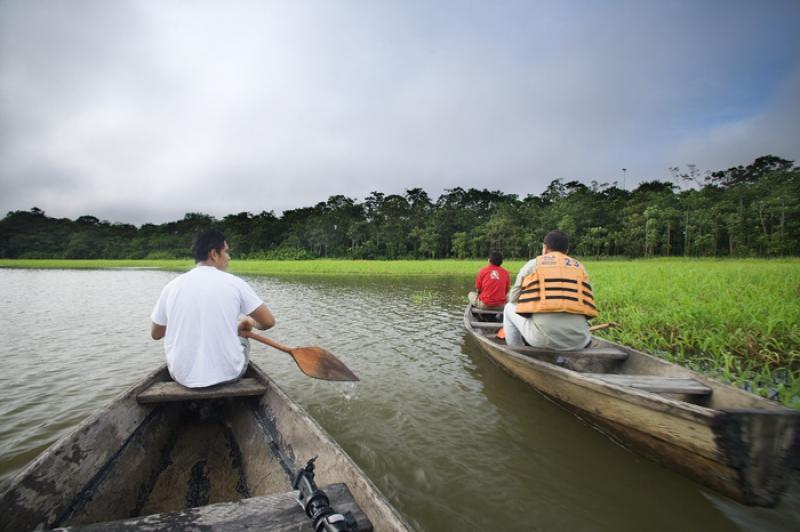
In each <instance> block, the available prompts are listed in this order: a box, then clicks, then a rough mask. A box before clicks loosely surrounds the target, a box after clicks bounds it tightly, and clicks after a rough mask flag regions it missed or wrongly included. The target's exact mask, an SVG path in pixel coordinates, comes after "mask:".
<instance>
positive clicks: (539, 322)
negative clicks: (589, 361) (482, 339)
mask: <svg viewBox="0 0 800 532" xmlns="http://www.w3.org/2000/svg"><path fill="white" fill-rule="evenodd" d="M568 251H569V239H568V238H567V235H565V234H564V233H562V232H561V231H551V232H549V233H548V234H547V236H545V237H544V246H543V247H542V254H541V255H539V256H538V257H536V258H535V259H533V260H530V261H528V263H527V264H525V265H524V266H523V267H522V269H521V270H520V271H519V274H518V275H517V280H516V282H515V283H514V286H513V287H512V288H511V293H510V294H509V298H508V300H509V303H508V304H506V306H505V309H504V311H503V329H504V330H505V336H506V343H507V344H508V345H511V346H523V345H525V343H527V344H528V345H531V346H533V347H542V348H548V349H554V350H558V351H569V350H572V349H582V348H584V347H586V346H588V345H589V344H590V343H591V338H592V337H591V334H590V333H589V323H588V321H587V318H593V317H595V316H597V308H596V307H595V302H594V296H593V295H592V286H591V285H590V284H589V276H588V275H587V273H586V270H585V269H584V267H583V264H581V263H580V262H578V261H576V260H575V259H573V258H572V257H569V256H567V252H568Z"/></svg>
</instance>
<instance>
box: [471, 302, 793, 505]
mask: <svg viewBox="0 0 800 532" xmlns="http://www.w3.org/2000/svg"><path fill="white" fill-rule="evenodd" d="M474 319H475V317H474V316H473V315H472V314H471V311H470V308H469V307H468V308H467V311H466V312H465V315H464V322H465V327H466V329H467V331H468V332H469V333H470V334H471V335H472V336H473V337H474V338H475V339H476V340H477V341H478V343H479V344H480V345H481V347H482V348H483V350H484V351H485V352H486V353H487V354H488V355H489V357H490V358H491V359H492V360H493V361H494V362H495V363H497V364H498V365H499V366H500V367H502V368H503V369H505V370H506V371H508V372H509V373H511V374H512V375H514V376H515V377H518V378H519V379H521V380H523V381H525V382H527V383H528V384H530V385H531V386H533V387H534V388H535V389H536V390H538V391H539V392H541V393H542V394H544V395H545V396H547V397H549V398H551V399H553V400H554V401H556V402H557V403H559V404H560V405H562V406H564V407H565V408H567V409H568V410H570V411H572V412H573V413H575V414H576V415H577V416H579V417H580V418H581V419H584V420H585V421H587V422H588V423H590V424H591V425H593V426H595V427H596V428H598V429H600V430H601V431H602V432H604V433H606V434H607V435H609V436H610V437H611V438H612V439H614V440H616V441H618V442H620V443H622V444H623V445H625V446H626V447H629V448H630V449H632V450H634V451H637V452H639V453H640V454H642V455H644V456H647V457H648V458H651V459H653V460H656V461H658V462H660V463H662V464H663V465H665V466H668V467H670V468H672V469H675V470H676V471H679V472H681V473H683V474H685V475H687V476H689V477H691V478H693V479H694V480H696V481H698V482H700V483H702V484H704V485H705V486H708V487H710V488H712V489H714V490H716V491H718V492H720V493H723V494H725V495H727V496H729V497H731V498H733V499H735V500H737V501H739V502H742V503H744V504H748V505H757V506H774V505H775V504H777V502H778V500H779V499H780V496H781V494H782V493H783V491H784V490H785V488H786V486H787V483H788V480H789V474H790V472H791V469H792V467H793V465H794V462H795V460H796V458H797V455H798V451H800V412H797V411H794V410H790V409H787V408H784V407H782V406H780V405H778V404H775V403H773V402H771V401H767V400H766V399H763V398H760V397H757V396H755V395H753V394H750V393H747V392H744V391H743V390H739V389H737V388H734V387H732V386H729V385H726V384H722V383H718V382H715V381H713V380H711V379H708V378H706V377H704V376H702V375H699V374H697V373H695V372H692V371H690V370H688V369H686V368H682V367H680V366H677V365H675V364H670V363H668V362H665V361H663V360H661V359H658V358H656V357H653V356H652V355H648V354H646V353H642V352H639V351H636V350H633V349H630V348H627V347H625V346H620V345H617V344H613V343H611V342H606V341H604V340H601V339H599V338H595V339H594V341H593V347H594V348H596V349H606V348H609V347H616V348H618V349H619V350H621V351H624V352H625V353H626V354H627V357H625V358H622V359H619V360H617V361H616V365H615V366H614V367H613V368H610V367H609V366H608V364H607V363H605V364H603V365H601V367H600V368H598V367H595V366H596V364H591V363H584V364H583V366H582V367H583V368H586V369H585V370H581V371H576V370H574V369H567V368H564V367H560V366H559V365H557V364H555V363H553V359H554V354H553V353H542V354H541V356H534V355H531V354H530V353H526V354H520V353H518V352H515V351H514V350H513V349H512V348H510V347H508V346H507V345H506V344H505V343H503V342H501V341H499V340H497V339H496V338H494V334H493V333H492V332H488V333H487V332H485V330H483V329H477V328H474V327H473V326H472V325H471V323H472V322H473V321H474ZM586 351H588V352H589V353H587V354H588V356H589V357H590V356H591V355H590V351H591V349H589V350H586ZM609 374H619V375H626V374H638V375H647V376H656V375H660V376H665V377H670V378H679V377H680V378H687V379H688V378H691V379H693V380H695V381H698V382H699V383H702V384H703V385H705V386H706V387H708V388H710V389H711V393H710V394H709V395H707V396H702V397H688V396H683V395H680V394H661V393H652V392H648V391H644V390H639V389H635V388H632V387H629V386H624V385H618V384H614V383H611V382H606V381H604V380H603V379H602V378H601V377H604V376H607V375H609Z"/></svg>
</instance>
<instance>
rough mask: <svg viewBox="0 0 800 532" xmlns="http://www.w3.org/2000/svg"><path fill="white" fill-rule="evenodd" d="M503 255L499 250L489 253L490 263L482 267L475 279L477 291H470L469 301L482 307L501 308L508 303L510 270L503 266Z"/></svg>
mask: <svg viewBox="0 0 800 532" xmlns="http://www.w3.org/2000/svg"><path fill="white" fill-rule="evenodd" d="M501 264H503V256H502V255H501V254H500V252H499V251H492V253H491V255H489V265H488V266H486V267H484V268H481V271H479V272H478V277H477V278H476V279H475V289H476V290H477V292H470V293H469V294H468V295H467V297H469V302H470V303H471V304H472V306H474V307H477V308H482V309H501V308H503V305H505V304H506V293H507V292H508V287H509V285H510V282H511V281H510V279H509V275H508V270H506V269H505V268H501V267H500V265H501Z"/></svg>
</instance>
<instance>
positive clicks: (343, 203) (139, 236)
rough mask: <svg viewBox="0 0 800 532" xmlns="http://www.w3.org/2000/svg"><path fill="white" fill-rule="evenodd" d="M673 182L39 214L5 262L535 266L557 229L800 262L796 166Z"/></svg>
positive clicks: (11, 240)
mask: <svg viewBox="0 0 800 532" xmlns="http://www.w3.org/2000/svg"><path fill="white" fill-rule="evenodd" d="M671 172H672V174H673V181H674V182H666V181H650V182H644V183H641V184H640V185H639V186H638V187H637V188H636V189H635V190H632V191H628V190H624V189H621V188H619V187H618V186H616V184H612V185H609V184H607V183H602V184H601V183H597V182H596V181H592V182H591V183H590V184H589V185H586V184H584V183H580V182H578V181H569V182H566V183H565V182H563V181H562V180H560V179H557V180H555V181H552V182H551V183H550V185H549V186H548V187H547V189H546V190H545V191H544V192H543V193H542V194H541V195H539V196H536V195H532V194H529V195H528V196H526V197H525V198H519V197H518V196H517V195H515V194H504V193H502V192H500V191H490V190H485V189H484V190H476V189H474V188H470V189H468V190H464V189H462V188H454V189H448V190H446V191H445V193H444V194H442V195H441V196H439V198H438V199H436V200H435V201H434V200H432V199H431V198H430V197H429V196H428V194H427V193H426V192H425V191H424V190H423V189H421V188H414V189H410V190H406V192H405V194H403V195H398V194H389V195H387V194H383V193H381V192H372V193H371V194H370V195H369V196H367V197H366V198H365V199H364V201H362V202H358V201H357V200H355V199H352V198H348V197H345V196H332V197H330V198H329V199H328V201H326V202H321V203H318V204H317V205H315V206H313V207H303V208H299V209H293V210H289V211H285V212H284V213H283V215H282V216H280V217H278V216H275V214H274V213H273V212H272V211H263V212H261V213H259V214H252V213H249V212H241V213H238V214H230V215H228V216H225V217H224V218H223V219H221V220H218V219H215V218H214V217H212V216H209V215H207V214H202V213H188V214H186V215H185V216H184V218H183V219H181V220H178V221H174V222H169V223H164V224H160V225H154V224H144V225H142V226H141V227H138V228H137V227H135V226H134V225H130V224H125V223H111V222H109V221H106V220H99V219H98V218H96V217H94V216H91V215H87V216H81V217H79V218H77V219H76V220H69V219H65V218H62V219H59V218H51V217H49V216H47V215H46V213H45V212H44V211H42V210H41V209H39V208H36V207H34V208H32V209H31V210H29V211H13V212H9V213H8V214H7V215H6V217H5V218H4V219H3V220H2V221H0V257H1V258H75V259H92V258H107V259H115V258H118V259H121V258H134V259H136V258H151V259H165V258H182V257H188V256H189V252H188V250H189V246H190V242H191V240H192V237H193V235H194V234H195V233H196V232H197V231H198V230H200V229H202V228H206V227H209V226H214V227H217V228H219V229H221V230H222V231H223V232H225V234H226V235H227V237H228V240H229V242H230V244H231V247H232V249H233V251H234V253H235V255H236V256H238V257H244V258H262V259H302V258H315V257H343V258H358V259H399V258H467V257H486V256H487V255H488V253H489V251H490V250H492V249H497V250H500V251H501V252H503V254H504V255H506V256H507V257H515V258H527V257H531V256H535V255H536V254H537V253H538V251H539V249H540V246H541V242H542V238H543V237H544V235H545V233H547V232H548V231H550V230H551V229H555V228H558V229H561V230H563V231H565V232H567V233H568V234H569V235H570V237H571V239H572V249H573V251H574V253H575V254H578V255H582V256H596V257H599V256H609V255H626V256H629V257H654V256H706V257H719V256H734V257H742V256H765V257H770V256H786V255H800V167H796V166H794V161H789V160H785V159H781V158H779V157H775V156H772V155H767V156H764V157H759V158H758V159H756V160H755V161H754V162H753V163H752V164H750V165H749V166H737V167H733V168H729V169H727V170H721V171H717V172H708V173H706V174H705V175H703V174H701V173H700V172H699V171H698V170H697V169H696V167H694V166H692V165H690V166H689V167H688V169H687V170H686V171H685V172H683V171H681V169H680V168H677V167H676V168H672V169H671Z"/></svg>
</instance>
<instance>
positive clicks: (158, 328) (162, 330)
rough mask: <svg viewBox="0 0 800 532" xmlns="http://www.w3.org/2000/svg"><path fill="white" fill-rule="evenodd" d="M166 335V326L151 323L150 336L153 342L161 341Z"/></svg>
mask: <svg viewBox="0 0 800 532" xmlns="http://www.w3.org/2000/svg"><path fill="white" fill-rule="evenodd" d="M166 334H167V326H166V325H159V324H157V323H153V324H152V325H151V326H150V336H152V337H153V340H161V339H162V338H164V335H166Z"/></svg>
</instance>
